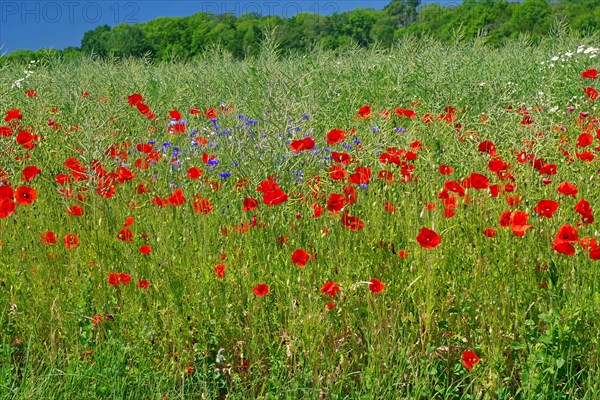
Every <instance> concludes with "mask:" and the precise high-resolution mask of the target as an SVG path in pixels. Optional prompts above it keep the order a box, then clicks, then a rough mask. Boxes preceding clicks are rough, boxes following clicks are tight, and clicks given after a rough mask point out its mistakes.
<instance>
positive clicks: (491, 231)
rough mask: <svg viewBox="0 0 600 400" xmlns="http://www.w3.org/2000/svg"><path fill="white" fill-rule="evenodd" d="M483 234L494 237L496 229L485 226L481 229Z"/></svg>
mask: <svg viewBox="0 0 600 400" xmlns="http://www.w3.org/2000/svg"><path fill="white" fill-rule="evenodd" d="M483 234H484V235H485V236H487V237H489V238H493V237H496V230H495V229H494V228H487V229H484V230H483Z"/></svg>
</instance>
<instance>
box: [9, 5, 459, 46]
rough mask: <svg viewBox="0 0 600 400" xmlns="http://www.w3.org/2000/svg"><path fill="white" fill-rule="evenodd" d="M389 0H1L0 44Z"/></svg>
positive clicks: (44, 42)
mask: <svg viewBox="0 0 600 400" xmlns="http://www.w3.org/2000/svg"><path fill="white" fill-rule="evenodd" d="M389 2H390V0H383V1H381V0H364V1H354V0H346V1H343V0H342V1H327V0H318V1H317V0H312V1H306V0H294V1H288V0H256V1H232V0H212V1H194V0H187V1H185V0H172V1H167V0H137V1H134V0H107V1H105V0H100V1H87V0H0V46H1V45H4V48H3V50H2V51H3V52H4V51H6V52H8V53H10V52H12V51H15V50H18V49H29V50H38V49H41V48H55V49H64V48H65V47H68V46H80V45H81V39H82V37H83V34H84V33H85V32H86V31H89V30H92V29H94V28H96V27H97V26H99V25H104V24H108V25H110V26H114V25H118V24H120V23H136V22H145V21H148V20H151V19H153V18H157V17H175V16H187V15H192V14H194V13H197V12H214V13H215V14H222V13H234V14H236V15H239V14H243V13H248V12H258V13H259V14H262V15H280V16H284V17H291V16H293V15H295V14H297V13H299V12H313V13H319V14H322V15H330V14H333V13H335V12H338V13H340V12H343V11H348V10H352V9H354V8H358V7H369V8H374V9H379V10H381V9H383V7H384V6H385V5H387V4H388V3H389ZM431 2H435V3H439V4H443V5H456V4H459V3H460V2H461V1H460V0H425V1H422V3H431Z"/></svg>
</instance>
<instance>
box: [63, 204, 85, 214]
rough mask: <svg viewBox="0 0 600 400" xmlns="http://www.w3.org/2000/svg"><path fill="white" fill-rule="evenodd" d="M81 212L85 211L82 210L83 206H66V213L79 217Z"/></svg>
mask: <svg viewBox="0 0 600 400" xmlns="http://www.w3.org/2000/svg"><path fill="white" fill-rule="evenodd" d="M83 214H85V211H84V209H83V207H81V206H78V205H73V206H71V207H69V208H67V215H74V216H76V217H81V216H82V215H83Z"/></svg>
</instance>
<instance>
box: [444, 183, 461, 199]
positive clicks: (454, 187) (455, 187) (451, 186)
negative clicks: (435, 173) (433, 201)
mask: <svg viewBox="0 0 600 400" xmlns="http://www.w3.org/2000/svg"><path fill="white" fill-rule="evenodd" d="M444 189H446V190H449V191H451V192H455V193H457V194H458V195H459V196H464V195H465V189H464V188H463V187H462V186H461V185H460V184H459V183H458V182H456V181H454V180H450V181H446V182H444ZM444 197H445V196H444Z"/></svg>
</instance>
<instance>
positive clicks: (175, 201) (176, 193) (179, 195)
mask: <svg viewBox="0 0 600 400" xmlns="http://www.w3.org/2000/svg"><path fill="white" fill-rule="evenodd" d="M166 200H167V201H168V202H169V204H171V205H173V206H175V207H177V206H180V205H182V204H184V203H185V202H186V198H185V197H184V196H183V190H181V189H180V188H177V189H175V190H173V193H172V194H171V196H170V197H167V199H166Z"/></svg>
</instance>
